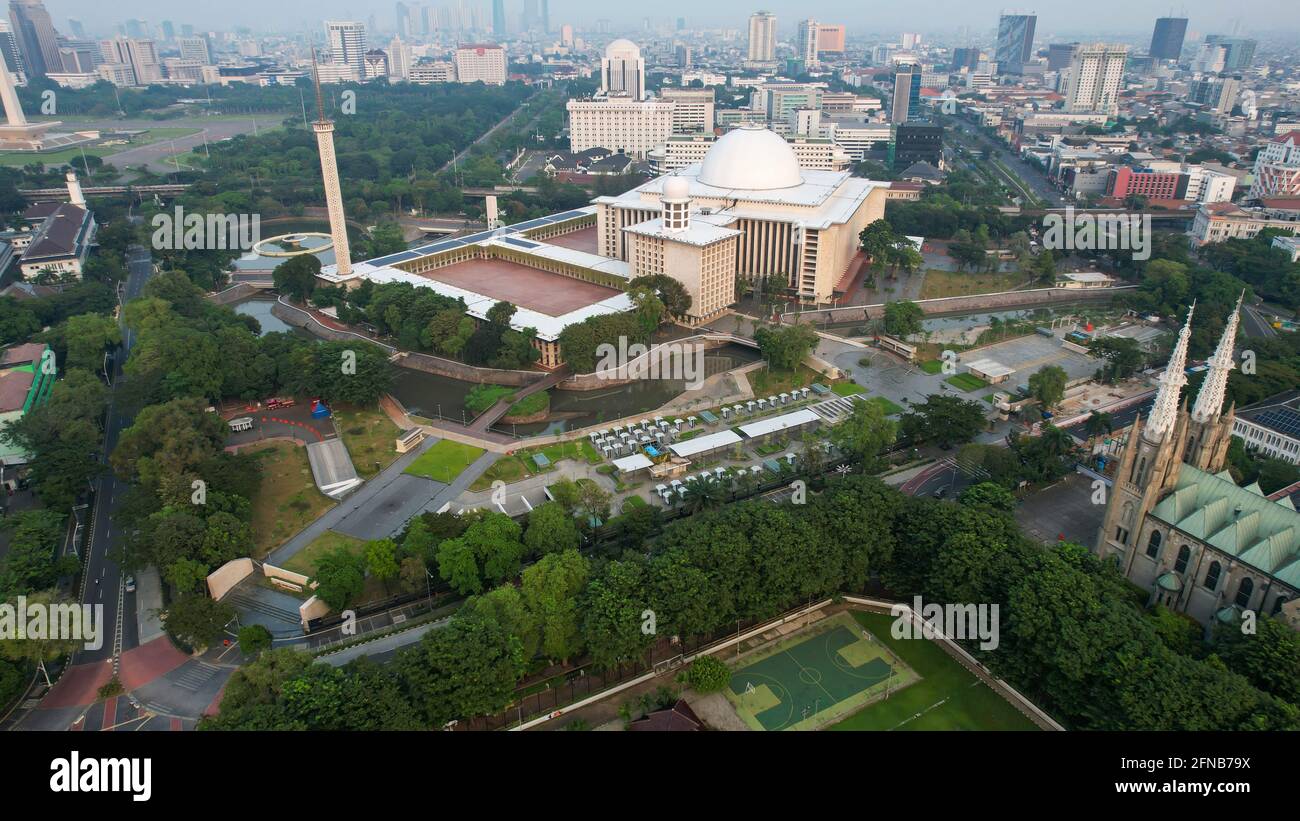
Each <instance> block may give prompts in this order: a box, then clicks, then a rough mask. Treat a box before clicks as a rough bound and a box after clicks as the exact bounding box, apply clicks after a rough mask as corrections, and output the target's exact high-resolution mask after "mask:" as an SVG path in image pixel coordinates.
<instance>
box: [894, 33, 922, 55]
mask: <svg viewBox="0 0 1300 821" xmlns="http://www.w3.org/2000/svg"><path fill="white" fill-rule="evenodd" d="M898 44H899V45H900V46H902V47H903V48H904V49H906V50H908V51H911V50H912V49H914V48H916V47H917V46H919V45H921V35H919V34H913V33H911V32H907V31H905V32H903V33H902V34H901V35H900V36H899V38H898Z"/></svg>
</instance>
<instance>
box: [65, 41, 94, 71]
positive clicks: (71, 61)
mask: <svg viewBox="0 0 1300 821" xmlns="http://www.w3.org/2000/svg"><path fill="white" fill-rule="evenodd" d="M59 59H60V60H61V61H62V62H63V70H64V71H65V72H67V73H68V74H93V73H94V72H95V69H97V68H98V67H99V66H100V64H101V63H103V62H104V58H103V55H102V54H101V52H100V50H99V44H98V43H96V42H95V41H93V40H64V41H63V46H62V47H61V48H60V49H59Z"/></svg>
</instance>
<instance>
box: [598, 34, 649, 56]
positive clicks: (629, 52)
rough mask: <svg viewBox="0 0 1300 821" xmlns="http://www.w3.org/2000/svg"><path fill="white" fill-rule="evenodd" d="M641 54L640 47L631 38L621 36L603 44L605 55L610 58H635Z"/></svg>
mask: <svg viewBox="0 0 1300 821" xmlns="http://www.w3.org/2000/svg"><path fill="white" fill-rule="evenodd" d="M640 56H641V49H640V48H638V47H637V44H636V43H634V42H632V41H631V40H625V39H623V38H622V37H620V38H618V39H617V40H615V41H614V42H612V43H610V44H609V45H608V46H605V57H606V58H607V59H610V60H614V59H622V60H628V59H632V60H635V59H637V58H638V57H640Z"/></svg>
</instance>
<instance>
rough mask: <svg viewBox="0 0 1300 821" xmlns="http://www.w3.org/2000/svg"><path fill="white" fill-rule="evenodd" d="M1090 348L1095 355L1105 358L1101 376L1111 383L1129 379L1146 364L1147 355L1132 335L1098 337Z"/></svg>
mask: <svg viewBox="0 0 1300 821" xmlns="http://www.w3.org/2000/svg"><path fill="white" fill-rule="evenodd" d="M1088 348H1089V350H1091V351H1092V353H1093V355H1094V356H1098V357H1100V358H1101V359H1103V360H1105V364H1104V365H1103V366H1102V367H1101V370H1100V377H1101V381H1103V382H1105V383H1107V384H1109V385H1113V384H1115V383H1116V382H1118V381H1119V380H1121V379H1128V378H1129V377H1130V376H1132V375H1133V374H1135V373H1137V372H1138V371H1139V370H1141V368H1142V366H1143V365H1145V364H1146V355H1145V354H1143V353H1142V349H1141V348H1140V347H1139V346H1138V343H1137V340H1136V339H1132V338H1130V337H1123V336H1103V337H1098V338H1096V339H1094V340H1093V341H1092V343H1091V344H1090V345H1089V346H1088Z"/></svg>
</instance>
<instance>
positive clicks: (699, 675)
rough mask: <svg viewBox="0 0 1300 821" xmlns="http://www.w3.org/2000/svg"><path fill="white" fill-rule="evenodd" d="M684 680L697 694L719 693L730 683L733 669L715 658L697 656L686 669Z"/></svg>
mask: <svg viewBox="0 0 1300 821" xmlns="http://www.w3.org/2000/svg"><path fill="white" fill-rule="evenodd" d="M683 679H684V681H685V683H686V685H687V686H688V687H690V688H691V689H692V690H694V691H695V692H697V693H700V694H706V693H717V692H720V691H721V690H722V689H723V688H724V687H726V686H727V684H728V683H730V681H731V668H729V667H727V665H725V664H723V663H722V662H720V661H718V660H717V659H716V658H714V657H713V656H697V657H696V659H695V661H693V662H691V666H690V667H688V668H686V673H685V675H684V676H683Z"/></svg>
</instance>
